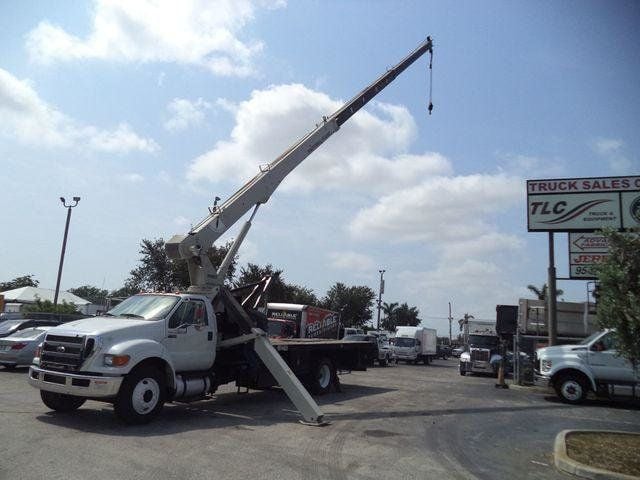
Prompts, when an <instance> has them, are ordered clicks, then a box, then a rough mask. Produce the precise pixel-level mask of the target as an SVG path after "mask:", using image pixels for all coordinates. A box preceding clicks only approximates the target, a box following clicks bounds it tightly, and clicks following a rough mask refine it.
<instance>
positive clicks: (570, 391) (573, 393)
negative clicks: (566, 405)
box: [562, 380, 582, 401]
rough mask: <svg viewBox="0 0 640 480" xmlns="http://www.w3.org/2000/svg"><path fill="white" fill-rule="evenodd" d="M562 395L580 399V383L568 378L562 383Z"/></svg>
mask: <svg viewBox="0 0 640 480" xmlns="http://www.w3.org/2000/svg"><path fill="white" fill-rule="evenodd" d="M562 395H563V396H564V397H565V398H566V399H567V400H571V401H576V400H580V398H581V397H582V385H580V383H579V382H576V381H575V380H568V381H566V382H564V383H563V384H562Z"/></svg>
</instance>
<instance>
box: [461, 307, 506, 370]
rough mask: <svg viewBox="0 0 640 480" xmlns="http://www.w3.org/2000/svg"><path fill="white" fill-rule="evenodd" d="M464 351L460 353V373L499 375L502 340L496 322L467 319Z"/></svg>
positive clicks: (464, 326)
mask: <svg viewBox="0 0 640 480" xmlns="http://www.w3.org/2000/svg"><path fill="white" fill-rule="evenodd" d="M463 331H464V335H463V338H464V352H462V353H461V354H460V363H459V368H460V375H466V374H467V373H490V374H492V375H494V376H497V375H498V367H499V365H500V360H502V355H500V342H499V339H498V335H497V334H496V324H495V322H489V321H483V320H471V319H469V320H467V321H466V322H464V324H463Z"/></svg>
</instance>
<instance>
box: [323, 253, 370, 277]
mask: <svg viewBox="0 0 640 480" xmlns="http://www.w3.org/2000/svg"><path fill="white" fill-rule="evenodd" d="M328 257H329V265H330V266H331V267H333V268H337V269H340V270H350V271H354V270H355V271H356V272H364V271H373V270H375V264H374V262H373V260H372V259H371V257H369V256H368V255H363V254H361V253H356V252H331V253H329V254H328Z"/></svg>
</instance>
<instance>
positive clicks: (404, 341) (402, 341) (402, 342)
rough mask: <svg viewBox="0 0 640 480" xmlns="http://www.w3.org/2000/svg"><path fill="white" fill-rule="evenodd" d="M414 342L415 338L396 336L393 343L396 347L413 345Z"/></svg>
mask: <svg viewBox="0 0 640 480" xmlns="http://www.w3.org/2000/svg"><path fill="white" fill-rule="evenodd" d="M415 344H416V339H415V338H404V337H396V341H395V343H394V345H395V346H396V347H413V346H414V345H415Z"/></svg>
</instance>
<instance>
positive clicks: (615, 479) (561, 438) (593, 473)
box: [553, 430, 640, 480]
mask: <svg viewBox="0 0 640 480" xmlns="http://www.w3.org/2000/svg"><path fill="white" fill-rule="evenodd" d="M574 432H593V433H620V434H629V432H619V431H615V430H562V431H561V432H560V433H558V435H556V440H555V444H554V448H553V457H554V463H555V466H556V468H557V469H558V470H561V471H563V472H566V473H571V474H573V475H577V476H579V477H584V478H591V479H593V480H639V479H640V477H636V476H635V475H626V474H624V473H617V472H612V471H610V470H604V469H602V468H596V467H591V466H589V465H585V464H584V463H581V462H577V461H576V460H574V459H572V458H569V456H568V455H567V444H566V437H567V435H568V434H570V433H574ZM631 435H633V434H631Z"/></svg>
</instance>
